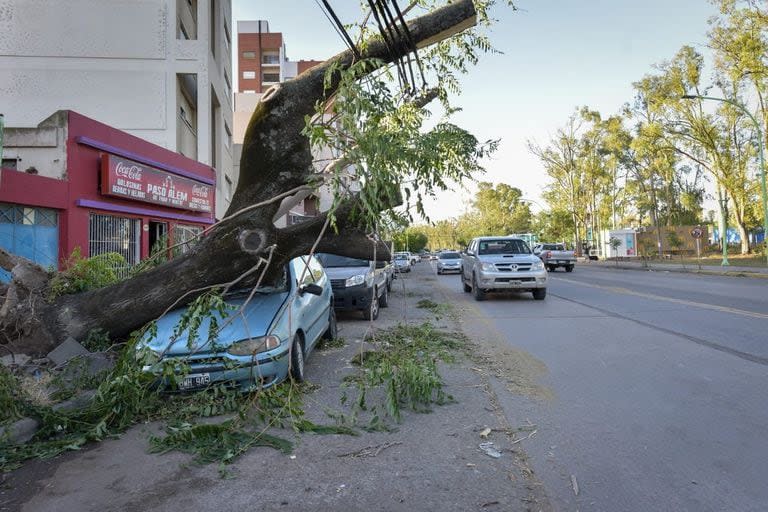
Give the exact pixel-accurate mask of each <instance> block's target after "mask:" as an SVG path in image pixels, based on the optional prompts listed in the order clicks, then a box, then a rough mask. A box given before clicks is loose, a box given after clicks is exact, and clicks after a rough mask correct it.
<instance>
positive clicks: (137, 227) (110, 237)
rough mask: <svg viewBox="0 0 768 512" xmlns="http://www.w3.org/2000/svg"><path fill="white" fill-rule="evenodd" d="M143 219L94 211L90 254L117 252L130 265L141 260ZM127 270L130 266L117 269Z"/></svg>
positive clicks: (90, 227)
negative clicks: (101, 213)
mask: <svg viewBox="0 0 768 512" xmlns="http://www.w3.org/2000/svg"><path fill="white" fill-rule="evenodd" d="M140 240H141V221H140V220H139V219H129V218H125V217H114V216H112V215H99V214H96V213H92V214H91V216H90V222H89V235H88V255H89V256H96V255H98V254H107V253H110V252H115V253H117V254H119V255H121V256H122V257H123V258H125V261H127V262H128V265H129V266H133V265H135V264H137V263H138V262H139V259H140V257H141V253H140V252H139V251H140V245H139V243H140V242H139V241H140ZM116 270H118V272H119V273H121V274H122V273H123V272H127V271H128V267H126V268H124V269H116Z"/></svg>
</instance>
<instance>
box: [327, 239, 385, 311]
mask: <svg viewBox="0 0 768 512" xmlns="http://www.w3.org/2000/svg"><path fill="white" fill-rule="evenodd" d="M317 258H318V259H319V260H320V262H321V263H322V265H323V268H324V269H325V272H326V273H327V274H328V277H329V278H330V280H331V287H332V288H333V299H334V302H333V306H334V308H335V309H336V310H337V311H362V312H363V318H365V319H366V320H376V319H377V318H378V317H379V308H380V307H382V308H385V307H387V306H388V305H389V286H387V285H388V284H389V281H388V279H389V278H388V276H387V272H386V270H385V269H386V266H387V263H386V262H384V261H379V262H376V263H374V262H373V261H371V260H361V259H357V258H348V257H346V256H338V255H336V254H325V253H320V254H318V255H317Z"/></svg>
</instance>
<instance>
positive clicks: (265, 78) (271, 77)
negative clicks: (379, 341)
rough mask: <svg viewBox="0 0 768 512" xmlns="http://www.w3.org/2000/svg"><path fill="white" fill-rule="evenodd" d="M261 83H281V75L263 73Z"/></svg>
mask: <svg viewBox="0 0 768 512" xmlns="http://www.w3.org/2000/svg"><path fill="white" fill-rule="evenodd" d="M261 81H262V82H263V83H265V84H267V83H277V82H279V81H280V73H262V74H261Z"/></svg>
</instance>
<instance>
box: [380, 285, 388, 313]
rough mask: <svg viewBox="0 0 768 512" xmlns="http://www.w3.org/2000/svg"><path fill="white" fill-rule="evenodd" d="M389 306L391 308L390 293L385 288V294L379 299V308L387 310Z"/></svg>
mask: <svg viewBox="0 0 768 512" xmlns="http://www.w3.org/2000/svg"><path fill="white" fill-rule="evenodd" d="M387 306H389V291H388V290H387V288H386V287H384V293H382V294H381V297H379V307H380V308H386V307H387Z"/></svg>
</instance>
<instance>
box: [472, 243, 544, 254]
mask: <svg viewBox="0 0 768 512" xmlns="http://www.w3.org/2000/svg"><path fill="white" fill-rule="evenodd" d="M477 252H478V254H530V253H531V250H530V249H529V248H528V244H526V243H525V241H523V240H482V241H481V242H480V244H479V247H478V251H477Z"/></svg>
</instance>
